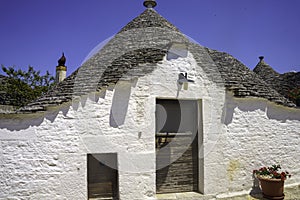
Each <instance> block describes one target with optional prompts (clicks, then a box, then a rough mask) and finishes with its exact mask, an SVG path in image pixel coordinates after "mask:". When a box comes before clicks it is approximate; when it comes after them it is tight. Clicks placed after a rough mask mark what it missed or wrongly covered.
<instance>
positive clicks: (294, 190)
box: [156, 185, 300, 200]
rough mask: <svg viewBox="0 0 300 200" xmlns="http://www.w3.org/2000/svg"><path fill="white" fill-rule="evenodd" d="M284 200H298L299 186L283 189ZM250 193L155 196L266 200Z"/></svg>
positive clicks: (163, 196)
mask: <svg viewBox="0 0 300 200" xmlns="http://www.w3.org/2000/svg"><path fill="white" fill-rule="evenodd" d="M284 191H285V192H284V193H285V198H284V200H300V185H296V186H291V187H285V188H284ZM249 193H250V192H246V191H245V192H240V193H232V194H221V195H202V194H199V193H196V192H184V193H170V194H157V195H156V198H157V199H158V200H267V199H265V198H263V196H262V194H261V192H260V193H256V194H251V195H250V194H249Z"/></svg>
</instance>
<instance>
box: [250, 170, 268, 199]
mask: <svg viewBox="0 0 300 200" xmlns="http://www.w3.org/2000/svg"><path fill="white" fill-rule="evenodd" d="M252 178H253V186H252V189H251V191H250V196H252V197H254V198H256V199H265V198H263V196H262V191H261V189H260V187H259V180H258V179H257V178H256V177H255V176H254V174H252Z"/></svg>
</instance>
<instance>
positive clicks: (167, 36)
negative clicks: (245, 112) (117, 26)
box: [18, 8, 295, 113]
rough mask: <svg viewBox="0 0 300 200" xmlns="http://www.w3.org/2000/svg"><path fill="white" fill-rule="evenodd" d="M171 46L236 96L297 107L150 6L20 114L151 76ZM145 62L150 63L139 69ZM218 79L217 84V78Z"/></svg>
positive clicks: (251, 73) (224, 54)
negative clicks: (180, 48) (182, 50)
mask: <svg viewBox="0 0 300 200" xmlns="http://www.w3.org/2000/svg"><path fill="white" fill-rule="evenodd" d="M174 42H175V43H176V42H179V43H184V44H186V45H187V46H188V50H189V51H190V52H191V53H192V54H193V56H194V58H195V60H196V61H197V63H198V65H199V66H201V67H202V68H203V70H204V71H205V72H206V74H208V78H210V79H211V80H213V81H215V82H218V84H223V85H224V86H225V87H226V89H227V90H230V91H233V93H234V95H235V96H236V97H250V96H251V97H261V98H265V99H268V100H269V101H272V102H275V103H277V104H281V105H284V106H289V107H294V106H295V105H294V104H293V103H292V102H290V101H289V100H288V99H286V98H285V97H284V96H283V95H282V94H279V93H278V92H277V91H276V90H274V89H273V88H271V87H270V86H269V85H268V84H266V82H265V81H263V80H262V79H261V78H260V76H259V75H257V74H256V73H254V72H252V71H251V70H250V69H249V68H247V67H246V66H245V65H243V64H242V63H241V62H240V61H238V60H237V59H235V58H234V57H233V56H231V55H229V54H227V53H224V52H219V51H216V50H211V49H209V48H204V47H201V46H200V45H198V44H195V43H193V42H191V41H189V40H188V39H187V38H186V37H185V36H184V35H183V34H182V33H181V32H180V31H179V30H178V29H177V28H176V27H175V26H174V25H172V24H171V23H170V22H168V21H167V20H166V19H165V18H163V17H162V16H160V15H159V14H158V13H157V12H156V11H155V10H154V9H153V8H147V9H146V10H145V11H144V12H143V13H142V14H140V15H139V16H138V17H136V18H135V19H133V20H132V21H131V22H129V23H128V24H127V25H126V26H125V27H124V28H122V29H121V31H120V32H119V33H118V34H116V35H115V36H114V37H113V39H111V40H110V41H109V42H108V43H107V44H106V45H105V46H104V47H103V48H102V49H101V50H100V51H99V52H98V53H96V54H95V55H94V56H92V57H91V58H90V59H89V60H88V61H87V62H85V63H84V64H83V65H82V66H81V67H80V68H78V69H77V70H76V71H75V72H73V73H72V74H71V75H70V76H69V77H67V78H66V79H65V80H64V81H62V82H61V83H59V84H58V85H56V86H55V87H54V88H53V89H52V90H50V91H49V92H48V93H47V94H46V95H44V96H43V97H41V98H39V99H37V100H36V101H34V102H32V103H30V104H28V105H27V106H25V107H23V108H21V109H20V110H19V111H18V112H19V113H33V112H38V111H45V110H47V109H48V108H49V107H52V106H58V105H61V104H63V103H65V102H69V101H71V100H72V99H73V98H74V97H78V96H80V95H84V94H87V93H89V92H94V91H101V90H103V89H105V88H106V87H108V86H110V85H113V84H115V83H116V82H117V81H118V80H120V79H122V78H124V77H125V79H126V76H143V75H145V74H147V73H150V72H152V71H153V70H154V69H155V66H156V65H155V64H156V63H158V62H160V61H162V60H163V57H164V56H165V55H166V53H167V50H168V48H169V45H170V44H171V43H174ZM136 44H138V45H136ZM125 47H126V48H125ZM124 49H126V52H124ZM208 57H209V59H210V61H207V62H206V63H211V64H212V65H214V66H216V69H217V70H216V69H213V68H212V67H211V65H207V64H203V60H205V59H206V60H208ZM145 63H150V65H145V66H147V67H139V66H143V64H145ZM151 64H152V65H151ZM220 75H221V80H220V79H216V78H215V77H216V76H220Z"/></svg>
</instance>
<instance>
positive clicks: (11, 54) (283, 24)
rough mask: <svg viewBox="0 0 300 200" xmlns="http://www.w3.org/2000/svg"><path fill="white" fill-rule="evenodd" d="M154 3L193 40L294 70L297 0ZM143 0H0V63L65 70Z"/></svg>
mask: <svg viewBox="0 0 300 200" xmlns="http://www.w3.org/2000/svg"><path fill="white" fill-rule="evenodd" d="M157 3H158V5H157V7H156V8H155V10H156V11H157V12H158V13H160V14H161V15H162V16H163V17H165V18H166V19H167V20H169V21H170V22H171V23H173V24H174V25H175V26H177V27H178V28H179V29H180V30H181V31H182V32H183V33H185V34H186V35H188V36H190V37H192V38H193V39H194V40H196V41H197V42H198V43H199V44H201V45H203V46H207V47H209V48H212V49H217V50H219V51H225V52H228V53H230V54H231V55H233V56H234V57H236V58H237V59H239V60H240V61H242V62H243V63H244V64H246V65H247V66H248V67H249V68H251V69H253V67H254V66H255V65H256V64H257V63H258V56H260V55H263V56H265V61H266V62H267V63H268V64H270V65H271V66H272V67H273V68H274V69H275V70H276V71H278V72H280V73H283V72H288V71H300V47H299V44H300V23H299V20H300V1H299V0H157ZM142 4H143V0H0V36H1V37H0V46H1V49H0V64H3V65H5V66H12V65H15V66H16V67H17V68H23V69H26V68H27V67H28V65H31V66H33V67H35V68H36V69H38V70H41V71H42V72H43V73H44V72H45V71H46V70H49V72H50V73H51V74H53V75H55V66H56V65H57V60H58V59H59V58H60V56H61V53H62V52H64V53H65V55H66V57H67V63H66V65H67V66H68V74H70V73H71V72H73V71H74V70H76V69H77V68H78V67H79V66H80V64H81V63H82V61H83V60H84V58H85V57H86V56H87V55H88V53H89V52H90V51H91V50H92V49H93V48H94V47H95V46H96V45H98V44H99V43H100V42H102V41H103V40H105V39H107V38H108V37H111V36H112V35H114V34H115V33H117V32H118V31H119V30H120V29H121V28H122V27H123V26H125V25H126V24H127V23H128V22H129V21H131V20H132V19H133V18H135V17H136V16H138V15H139V14H140V13H141V12H143V11H144V9H145V8H144V7H143V5H142Z"/></svg>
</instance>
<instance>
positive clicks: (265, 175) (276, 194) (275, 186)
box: [253, 165, 291, 199]
mask: <svg viewBox="0 0 300 200" xmlns="http://www.w3.org/2000/svg"><path fill="white" fill-rule="evenodd" d="M280 169H281V166H280V165H272V166H271V167H261V168H260V169H258V170H253V173H254V174H255V175H256V177H257V178H258V180H259V182H260V187H261V190H262V193H263V196H264V197H265V198H267V199H284V181H285V180H286V179H287V178H288V177H291V175H290V173H289V172H288V171H279V170H280Z"/></svg>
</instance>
